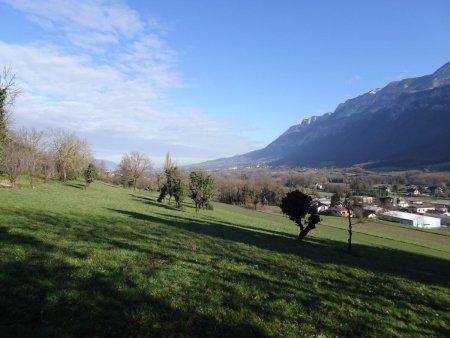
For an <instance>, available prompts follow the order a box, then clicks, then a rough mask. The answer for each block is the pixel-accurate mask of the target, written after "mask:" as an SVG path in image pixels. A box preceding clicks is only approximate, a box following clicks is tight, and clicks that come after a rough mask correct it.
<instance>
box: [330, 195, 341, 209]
mask: <svg viewBox="0 0 450 338" xmlns="http://www.w3.org/2000/svg"><path fill="white" fill-rule="evenodd" d="M339 204H341V194H339V193H338V192H337V193H335V194H333V195H332V196H331V203H330V206H332V207H335V206H338V205H339Z"/></svg>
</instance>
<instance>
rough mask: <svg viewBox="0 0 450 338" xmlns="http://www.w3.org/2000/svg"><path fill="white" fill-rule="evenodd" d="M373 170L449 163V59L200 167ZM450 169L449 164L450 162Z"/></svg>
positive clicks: (437, 165) (436, 165)
mask: <svg viewBox="0 0 450 338" xmlns="http://www.w3.org/2000/svg"><path fill="white" fill-rule="evenodd" d="M356 164H360V165H363V166H365V167H370V168H381V167H383V168H416V167H424V166H435V167H439V166H441V167H443V166H445V165H449V164H450V63H447V64H446V65H444V66H443V67H441V68H440V69H438V70H437V71H436V72H434V73H433V74H431V75H426V76H422V77H418V78H412V79H405V80H402V81H394V82H391V83H389V84H388V85H387V86H386V87H384V88H381V89H380V88H377V89H373V90H371V91H369V92H367V93H365V94H363V95H361V96H358V97H356V98H353V99H350V100H347V101H346V102H344V103H341V104H340V105H338V107H337V108H336V110H335V111H334V112H333V113H327V114H325V115H322V116H313V117H310V118H308V119H305V120H303V122H302V123H300V124H298V125H294V126H292V127H290V128H289V129H288V130H286V132H284V133H283V134H282V135H281V136H279V137H278V138H277V139H276V140H275V141H273V142H272V143H270V144H269V145H268V146H267V147H265V148H264V149H260V150H256V151H253V152H250V153H247V154H244V155H238V156H234V157H230V158H223V159H218V160H214V161H208V162H204V163H201V164H199V165H198V166H199V167H203V168H208V167H210V168H211V167H222V168H223V167H242V166H289V167H299V166H301V167H302V166H304V167H318V168H320V167H348V166H352V165H356ZM449 167H450V166H449Z"/></svg>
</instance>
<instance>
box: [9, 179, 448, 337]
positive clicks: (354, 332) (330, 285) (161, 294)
mask: <svg viewBox="0 0 450 338" xmlns="http://www.w3.org/2000/svg"><path fill="white" fill-rule="evenodd" d="M0 201H1V202H0V241H1V246H0V264H1V268H0V286H1V289H0V290H1V291H0V299H1V300H2V301H1V302H0V304H1V305H0V309H1V310H0V311H1V317H0V318H1V320H0V325H1V328H0V329H1V331H0V332H2V335H5V336H99V337H103V336H105V337H106V336H108V337H109V336H121V337H123V336H170V335H175V336H179V335H197V336H200V335H201V336H230V337H236V336H243V337H250V336H278V337H289V336H292V337H294V336H309V335H325V336H336V335H338V336H347V335H348V336H418V335H421V336H445V335H446V334H448V332H449V330H450V326H449V323H450V318H449V314H448V309H449V308H450V292H449V280H450V279H449V277H450V269H449V268H450V261H449V260H448V259H449V257H450V248H449V247H450V246H449V241H450V239H449V237H448V232H447V231H442V233H439V234H434V233H432V232H426V231H425V232H419V231H414V230H413V229H407V228H404V227H397V226H395V225H390V227H391V228H389V227H388V228H386V225H385V224H386V223H382V222H381V223H363V224H361V225H356V226H355V234H354V243H355V246H354V252H355V253H354V255H353V256H349V255H347V254H346V253H345V245H346V238H347V237H346V236H347V233H346V224H345V220H344V219H339V218H333V217H326V218H324V220H323V222H322V224H321V225H319V226H318V228H317V229H316V230H314V231H313V232H312V233H311V236H310V237H308V238H307V240H306V241H305V242H303V243H299V242H297V241H296V240H295V237H296V234H297V231H298V229H297V228H296V227H295V226H294V225H293V224H292V222H290V221H289V220H288V219H287V218H285V217H283V216H282V215H279V214H276V213H262V212H256V211H253V210H247V209H242V208H238V207H233V206H229V205H222V204H214V206H215V210H214V211H201V212H200V213H199V214H196V213H195V211H194V209H193V207H192V204H190V203H189V202H187V203H186V205H185V207H184V210H183V211H180V210H177V209H175V208H172V207H171V206H167V205H161V204H158V203H157V202H156V196H154V195H151V194H149V193H139V192H134V191H132V190H124V189H122V188H118V187H112V186H108V185H105V184H102V183H94V184H92V185H91V186H90V187H89V188H88V189H87V190H84V189H83V183H82V182H71V183H69V184H67V185H64V184H61V183H58V182H55V183H51V184H49V185H42V186H40V188H39V189H34V190H31V189H27V188H23V189H1V190H0ZM398 229H400V230H401V231H399V230H398Z"/></svg>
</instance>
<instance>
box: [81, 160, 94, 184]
mask: <svg viewBox="0 0 450 338" xmlns="http://www.w3.org/2000/svg"><path fill="white" fill-rule="evenodd" d="M83 174H84V180H85V181H86V186H85V189H87V187H88V186H89V185H90V184H91V183H92V182H94V181H95V180H96V179H97V169H96V168H95V165H93V164H92V163H89V165H88V167H87V168H86V169H85V170H84V173H83Z"/></svg>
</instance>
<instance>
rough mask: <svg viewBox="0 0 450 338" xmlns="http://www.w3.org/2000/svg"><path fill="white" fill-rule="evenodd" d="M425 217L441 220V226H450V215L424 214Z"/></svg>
mask: <svg viewBox="0 0 450 338" xmlns="http://www.w3.org/2000/svg"><path fill="white" fill-rule="evenodd" d="M425 216H429V217H436V218H439V219H440V220H441V225H446V226H450V215H446V214H443V215H439V214H425Z"/></svg>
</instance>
